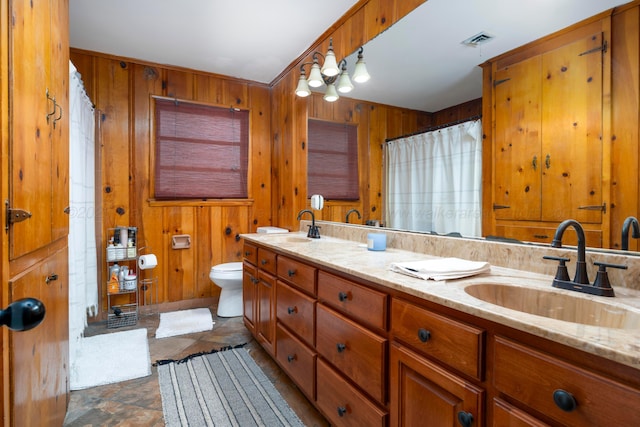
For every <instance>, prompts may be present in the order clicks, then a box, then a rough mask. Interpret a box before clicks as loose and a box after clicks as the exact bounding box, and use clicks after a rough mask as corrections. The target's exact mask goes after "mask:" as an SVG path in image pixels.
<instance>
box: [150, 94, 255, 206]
mask: <svg viewBox="0 0 640 427" xmlns="http://www.w3.org/2000/svg"><path fill="white" fill-rule="evenodd" d="M155 104H156V107H155V108H156V111H155V120H156V123H155V125H156V147H155V197H156V199H165V200H172V199H174V200H175V199H190V198H205V199H209V198H212V199H221V198H246V197H247V168H248V148H249V112H248V111H244V110H238V109H234V108H220V107H213V106H209V105H202V104H194V103H188V102H184V101H177V100H173V99H159V98H158V99H156V100H155Z"/></svg>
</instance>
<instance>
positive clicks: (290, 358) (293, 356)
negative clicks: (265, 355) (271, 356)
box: [287, 354, 296, 363]
mask: <svg viewBox="0 0 640 427" xmlns="http://www.w3.org/2000/svg"><path fill="white" fill-rule="evenodd" d="M294 360H296V355H295V354H290V355H288V356H287V362H289V363H291V362H293V361H294Z"/></svg>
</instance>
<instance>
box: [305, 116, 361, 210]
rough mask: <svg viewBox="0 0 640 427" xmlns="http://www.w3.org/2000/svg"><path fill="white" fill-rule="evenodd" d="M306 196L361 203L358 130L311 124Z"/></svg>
mask: <svg viewBox="0 0 640 427" xmlns="http://www.w3.org/2000/svg"><path fill="white" fill-rule="evenodd" d="M308 135H309V148H308V161H307V194H309V195H311V194H321V195H322V196H324V198H325V199H332V200H358V199H359V197H360V195H359V191H358V188H359V186H358V127H357V126H355V125H349V124H345V123H334V122H326V121H322V120H312V119H310V120H309V125H308Z"/></svg>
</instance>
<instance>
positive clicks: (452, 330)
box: [389, 298, 485, 426]
mask: <svg viewBox="0 0 640 427" xmlns="http://www.w3.org/2000/svg"><path fill="white" fill-rule="evenodd" d="M391 336H392V337H393V338H394V342H393V344H392V345H391V351H390V372H389V376H390V384H389V387H390V391H391V414H392V418H391V425H392V426H405V425H406V426H411V425H434V426H436V425H437V426H459V425H462V426H471V425H473V426H480V425H483V419H484V416H483V412H482V411H483V405H484V394H485V393H484V390H483V388H482V387H479V386H478V385H476V384H474V383H472V382H471V381H469V380H466V379H464V378H463V377H462V376H461V375H458V374H457V373H456V372H460V373H462V374H465V375H466V376H468V377H471V378H473V379H475V380H477V381H478V382H480V381H481V380H482V377H483V376H484V370H483V366H484V363H483V362H484V353H485V352H484V347H483V343H484V336H485V332H484V330H482V329H480V328H476V327H474V326H472V325H468V324H466V323H463V322H460V321H458V320H455V319H452V318H449V317H446V316H443V315H441V314H438V313H435V312H433V311H431V310H428V309H426V308H424V307H421V306H418V305H416V304H413V303H410V302H407V301H404V300H402V299H399V298H393V299H392V301H391Z"/></svg>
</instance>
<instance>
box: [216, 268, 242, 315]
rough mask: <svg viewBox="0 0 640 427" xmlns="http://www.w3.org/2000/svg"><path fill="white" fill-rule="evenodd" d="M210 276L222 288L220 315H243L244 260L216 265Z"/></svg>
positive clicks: (219, 306) (219, 303) (219, 305)
mask: <svg viewBox="0 0 640 427" xmlns="http://www.w3.org/2000/svg"><path fill="white" fill-rule="evenodd" d="M209 278H210V279H211V281H212V282H213V283H215V284H216V285H218V286H219V287H220V288H221V289H222V290H221V291H220V301H218V311H217V314H218V316H219V317H237V316H242V311H243V310H242V262H228V263H226V264H218V265H214V266H213V267H211V272H210V273H209Z"/></svg>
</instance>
